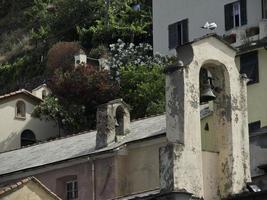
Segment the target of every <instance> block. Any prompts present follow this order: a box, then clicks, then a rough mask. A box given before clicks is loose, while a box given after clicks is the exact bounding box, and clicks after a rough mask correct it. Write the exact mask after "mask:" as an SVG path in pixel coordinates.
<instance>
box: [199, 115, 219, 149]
mask: <svg viewBox="0 0 267 200" xmlns="http://www.w3.org/2000/svg"><path fill="white" fill-rule="evenodd" d="M207 128H208V130H207ZM201 145H202V150H203V151H210V152H218V151H219V149H218V135H217V134H216V132H215V127H214V117H213V114H211V115H209V116H207V117H205V118H204V119H202V120H201Z"/></svg>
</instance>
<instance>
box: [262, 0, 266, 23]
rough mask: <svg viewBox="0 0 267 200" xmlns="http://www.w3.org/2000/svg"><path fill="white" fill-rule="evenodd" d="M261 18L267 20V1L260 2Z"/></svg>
mask: <svg viewBox="0 0 267 200" xmlns="http://www.w3.org/2000/svg"><path fill="white" fill-rule="evenodd" d="M261 6H262V18H263V19H267V0H262V3H261Z"/></svg>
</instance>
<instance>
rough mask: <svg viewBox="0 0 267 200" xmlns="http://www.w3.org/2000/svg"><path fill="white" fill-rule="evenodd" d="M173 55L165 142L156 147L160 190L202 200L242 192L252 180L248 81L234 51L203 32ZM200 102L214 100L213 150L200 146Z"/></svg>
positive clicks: (167, 70)
mask: <svg viewBox="0 0 267 200" xmlns="http://www.w3.org/2000/svg"><path fill="white" fill-rule="evenodd" d="M177 55H178V56H177V57H178V60H179V62H178V64H175V65H171V66H168V67H166V134H167V138H168V145H166V146H165V147H162V148H161V149H160V187H161V190H162V191H166V192H171V191H181V190H185V191H187V192H188V193H192V194H193V195H194V196H196V197H198V198H204V199H205V200H214V199H218V200H219V199H222V198H225V197H228V196H231V195H234V194H238V193H241V192H243V191H244V189H245V188H246V183H247V182H249V181H250V170H249V142H248V128H247V124H248V120H247V96H246V94H247V93H246V81H247V80H246V78H244V76H241V75H240V74H239V72H238V70H237V67H236V64H235V55H236V51H235V49H234V48H232V47H231V46H229V45H227V44H226V43H224V42H223V41H222V40H221V39H220V38H219V37H218V36H216V35H207V36H205V37H203V38H200V39H198V40H196V41H194V42H192V43H190V44H187V45H185V46H181V47H179V48H178V49H177ZM211 81H212V82H211ZM203 93H204V96H205V98H206V97H208V98H207V99H205V98H204V99H203ZM200 101H201V102H207V101H213V114H212V119H213V120H212V122H213V124H212V125H213V126H212V127H214V129H213V130H211V131H212V134H214V135H215V136H216V142H217V144H216V145H217V149H218V150H217V151H216V152H212V151H207V150H205V151H204V150H203V147H202V142H201V137H202V136H201V134H202V133H201V124H200ZM209 173H210V174H209ZM205 177H208V180H207V178H205Z"/></svg>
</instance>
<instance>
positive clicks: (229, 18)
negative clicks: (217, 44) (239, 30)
mask: <svg viewBox="0 0 267 200" xmlns="http://www.w3.org/2000/svg"><path fill="white" fill-rule="evenodd" d="M224 16H225V30H226V31H227V30H230V29H232V28H234V27H239V26H242V25H245V24H247V2H246V0H240V1H236V2H234V3H230V4H226V5H225V6H224Z"/></svg>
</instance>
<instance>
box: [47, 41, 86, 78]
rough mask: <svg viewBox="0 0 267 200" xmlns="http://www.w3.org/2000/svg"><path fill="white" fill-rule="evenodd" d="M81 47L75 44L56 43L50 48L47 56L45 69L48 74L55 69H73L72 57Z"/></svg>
mask: <svg viewBox="0 0 267 200" xmlns="http://www.w3.org/2000/svg"><path fill="white" fill-rule="evenodd" d="M80 49H81V46H80V45H79V44H78V43H77V42H58V43H56V44H55V45H53V46H52V48H51V49H50V50H49V51H48V55H47V67H48V70H49V72H50V73H51V72H54V71H55V70H56V69H62V70H63V71H66V70H70V69H72V68H73V67H74V55H75V54H76V53H78V52H79V51H80Z"/></svg>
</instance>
